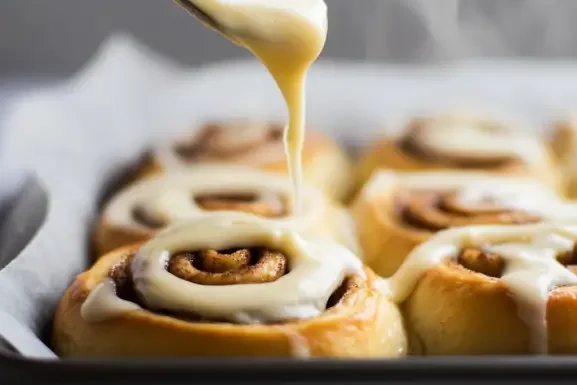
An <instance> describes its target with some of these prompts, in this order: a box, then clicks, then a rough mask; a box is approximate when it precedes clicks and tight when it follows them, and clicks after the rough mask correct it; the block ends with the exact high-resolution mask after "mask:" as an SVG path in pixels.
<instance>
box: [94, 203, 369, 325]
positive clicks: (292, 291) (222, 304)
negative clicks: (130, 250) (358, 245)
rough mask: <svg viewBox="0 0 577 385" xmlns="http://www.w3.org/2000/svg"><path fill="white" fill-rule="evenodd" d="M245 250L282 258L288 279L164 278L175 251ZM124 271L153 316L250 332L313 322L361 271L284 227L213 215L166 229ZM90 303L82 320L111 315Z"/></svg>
mask: <svg viewBox="0 0 577 385" xmlns="http://www.w3.org/2000/svg"><path fill="white" fill-rule="evenodd" d="M252 246H264V247H268V248H271V249H273V250H279V251H281V252H283V253H284V254H285V255H286V257H287V258H288V265H289V268H290V271H289V272H288V273H287V274H286V275H284V276H283V277H281V278H279V279H278V280H276V281H274V282H270V283H261V284H242V285H228V286H204V285H199V284H195V283H191V282H188V281H185V280H182V279H180V278H178V277H176V276H174V275H172V274H171V273H169V272H168V271H166V263H167V261H168V259H169V257H170V256H171V255H172V254H174V253H176V252H179V251H183V250H205V249H216V250H222V249H228V248H232V247H252ZM131 269H132V276H133V281H134V285H135V290H136V291H137V292H138V294H139V296H140V297H141V298H142V299H143V301H144V302H145V303H146V304H147V306H148V307H150V308H151V309H152V310H155V309H160V310H171V311H174V312H176V313H193V314H198V315H200V316H203V317H207V318H217V319H225V320H230V321H233V322H237V323H249V324H255V323H269V322H276V321H284V320H290V319H308V318H312V317H315V316H317V315H319V314H321V313H322V312H323V311H324V310H325V306H326V303H327V301H328V299H329V297H330V296H331V295H332V293H333V292H334V291H335V290H336V289H337V288H338V286H339V285H340V284H341V283H342V281H343V279H344V278H345V277H346V276H347V275H349V274H353V273H354V274H361V275H362V274H363V270H362V269H363V267H362V263H361V262H360V261H359V260H358V259H357V258H356V256H355V255H354V254H352V253H351V252H350V251H348V250H347V249H346V248H344V247H341V246H339V245H337V244H334V243H332V242H323V241H320V240H314V241H313V240H310V239H305V238H303V237H301V236H300V235H298V234H297V233H296V232H294V231H292V230H290V229H287V228H286V227H283V226H279V225H278V224H275V223H273V222H271V221H267V220H264V219H260V218H258V217H256V216H253V215H248V214H241V213H234V214H232V213H221V214H213V215H211V216H210V217H206V218H203V219H199V220H196V221H192V222H187V223H180V224H177V225H174V226H172V227H171V228H169V229H167V230H165V231H163V232H161V233H160V234H159V235H157V236H156V237H155V238H153V239H152V240H150V241H149V242H147V243H146V244H145V245H144V246H143V247H142V248H141V249H140V250H139V251H138V253H137V254H136V255H135V257H134V259H133V262H132V266H131ZM105 294H107V296H108V297H110V296H111V295H113V293H110V292H107V293H105ZM96 296H99V291H94V292H92V293H91V294H90V296H89V298H88V299H87V301H86V302H85V304H84V305H83V308H84V313H85V314H91V315H92V316H93V317H94V318H93V319H106V318H107V317H110V316H112V315H113V314H116V313H112V314H111V312H110V309H109V306H110V304H111V303H113V300H112V299H109V300H108V301H104V300H98V301H97V300H95V299H94V297H96Z"/></svg>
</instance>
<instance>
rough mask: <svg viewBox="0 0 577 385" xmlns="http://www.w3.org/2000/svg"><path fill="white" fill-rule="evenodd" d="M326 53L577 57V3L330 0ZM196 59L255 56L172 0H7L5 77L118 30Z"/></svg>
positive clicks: (2, 21) (400, 58) (56, 68)
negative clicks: (222, 36)
mask: <svg viewBox="0 0 577 385" xmlns="http://www.w3.org/2000/svg"><path fill="white" fill-rule="evenodd" d="M326 2H327V4H328V6H329V40H328V42H327V46H326V50H325V52H324V54H323V56H324V57H325V58H331V59H344V60H372V61H389V62H407V63H423V62H430V61H444V60H455V59H460V58H461V59H462V58H468V57H479V56H481V57H495V56H499V57H506V56H509V57H510V56H524V57H531V58H560V59H561V58H562V59H567V58H570V59H573V58H574V57H577V42H576V39H575V38H574V37H575V36H577V23H575V22H574V19H575V15H576V14H577V0H326ZM115 31H126V32H129V33H131V34H133V35H134V36H136V37H137V38H138V39H140V40H141V41H142V42H144V43H145V44H147V45H149V46H151V47H152V48H154V49H156V50H158V51H160V52H162V53H164V54H167V55H169V56H171V57H173V58H175V59H177V60H179V61H182V62H184V63H185V64H188V65H193V66H194V65H201V64H205V63H208V62H211V61H219V60H226V59H230V58H242V57H248V53H247V52H245V51H244V50H243V49H241V48H238V47H235V46H233V45H231V44H229V43H228V42H226V41H225V40H224V39H222V38H221V37H219V36H217V35H216V34H215V33H213V32H211V31H208V30H206V29H205V28H203V27H201V26H200V25H199V24H198V23H196V22H194V21H193V20H192V19H191V18H190V17H189V16H188V15H187V14H186V13H185V12H184V11H182V10H181V9H180V8H179V7H178V6H177V5H176V4H175V3H174V2H173V1H172V0H98V1H88V0H49V1H46V0H0V77H4V78H6V77H11V76H19V77H20V76H28V75H38V74H39V75H54V74H59V75H60V74H68V73H70V72H72V71H74V70H76V69H78V68H79V67H80V66H81V65H82V64H83V63H84V62H85V61H86V60H87V59H88V58H89V57H90V56H91V55H92V54H93V53H94V51H95V50H96V48H97V47H98V45H99V44H100V43H101V42H102V41H103V40H104V39H105V38H106V37H107V36H108V35H109V34H111V33H112V32H115Z"/></svg>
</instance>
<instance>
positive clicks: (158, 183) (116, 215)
mask: <svg viewBox="0 0 577 385" xmlns="http://www.w3.org/2000/svg"><path fill="white" fill-rule="evenodd" d="M227 193H228V194H235V193H237V194H242V193H251V194H252V193H254V194H256V195H257V196H259V195H260V196H263V197H266V196H267V195H270V194H271V193H272V194H278V195H279V196H284V197H288V196H289V195H290V193H291V183H290V181H289V179H288V178H287V177H286V176H282V175H277V174H271V173H266V172H264V171H259V170H256V169H251V168H248V167H243V166H235V165H213V164H206V165H197V166H194V167H191V168H189V169H187V170H181V171H174V172H171V173H167V174H163V175H159V176H155V177H152V178H147V179H144V180H142V181H140V182H137V183H135V184H133V185H131V186H129V187H128V188H126V189H124V190H123V191H121V192H120V193H119V194H118V195H116V196H115V197H114V198H113V199H112V200H111V201H110V202H109V203H108V205H107V206H106V208H105V210H104V213H103V215H104V218H105V220H106V223H107V224H108V225H110V226H113V227H119V228H127V229H133V228H141V227H142V226H143V225H141V224H140V223H139V222H138V221H137V220H135V218H134V215H133V210H134V208H135V207H143V208H144V209H145V210H146V211H147V212H149V213H151V214H153V215H155V216H156V217H158V218H162V219H163V220H164V221H166V222H167V223H168V224H172V223H176V222H178V221H182V220H192V219H196V218H201V217H204V216H207V215H212V214H213V213H214V212H215V211H212V210H209V211H207V210H204V209H203V208H202V207H200V206H199V205H198V204H197V203H196V201H195V199H194V198H195V196H199V195H205V194H227ZM326 209H327V202H326V199H325V198H324V196H323V195H322V194H321V193H320V192H319V191H318V190H316V189H314V188H313V187H310V186H308V185H305V186H303V211H302V215H301V216H299V217H296V216H294V215H291V214H289V215H287V216H285V217H280V218H278V219H271V221H273V222H276V223H280V224H283V225H285V226H290V227H295V228H296V227H298V229H299V230H301V229H302V230H305V231H306V230H307V229H308V228H309V227H310V226H311V225H312V224H313V223H314V222H315V221H316V220H318V218H320V217H321V216H322V215H324V212H325V210H326Z"/></svg>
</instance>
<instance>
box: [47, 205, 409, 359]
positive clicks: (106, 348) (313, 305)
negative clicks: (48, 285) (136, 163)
mask: <svg viewBox="0 0 577 385" xmlns="http://www.w3.org/2000/svg"><path fill="white" fill-rule="evenodd" d="M380 290H381V288H380V286H379V285H377V278H376V276H375V275H374V273H372V271H371V270H370V269H368V268H364V267H363V265H362V263H361V262H360V261H359V259H358V258H357V257H356V256H355V255H354V254H352V253H351V252H350V251H348V250H347V249H346V248H343V247H342V246H339V245H338V244H336V243H332V242H325V241H322V240H319V239H311V238H305V237H303V236H301V235H299V234H298V233H296V232H294V231H293V230H291V229H288V228H286V227H284V226H280V225H278V224H275V223H273V222H270V221H268V220H266V219H262V218H258V217H256V216H253V215H249V214H241V213H233V214H231V213H221V214H214V215H211V216H209V217H206V218H202V219H199V220H196V221H191V222H187V223H180V224H178V225H174V226H172V227H171V228H168V229H166V230H165V231H163V232H161V233H159V234H158V235H157V236H156V237H154V238H153V239H151V240H149V241H148V242H147V243H144V244H140V245H133V246H127V247H124V248H120V249H117V250H115V251H112V252H111V253H109V254H107V255H106V256H104V257H103V258H101V259H100V260H99V261H98V262H97V263H96V264H95V265H94V266H93V267H92V268H91V269H90V270H88V271H86V272H84V273H82V274H80V275H79V276H78V277H77V278H76V280H75V281H74V283H73V284H72V286H71V287H70V288H69V289H68V290H67V291H66V293H65V294H64V296H63V298H62V300H61V301H60V303H59V305H58V307H57V310H56V313H55V319H54V327H53V328H54V329H53V348H54V349H55V351H56V352H57V353H58V354H59V355H61V356H62V357H81V356H120V357H136V356H140V357H143V356H155V357H159V356H166V357H168V356H272V357H300V358H304V357H397V356H401V355H404V354H405V351H406V337H405V333H404V328H403V323H402V320H401V317H400V312H399V310H398V308H397V307H396V306H395V305H393V304H392V303H391V302H390V301H388V300H387V299H386V297H385V296H383V294H382V293H381V291H380Z"/></svg>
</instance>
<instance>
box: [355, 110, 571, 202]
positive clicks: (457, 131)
mask: <svg viewBox="0 0 577 385" xmlns="http://www.w3.org/2000/svg"><path fill="white" fill-rule="evenodd" d="M378 168H388V169H395V170H404V171H419V170H421V171H422V170H435V169H436V170H439V169H442V170H446V169H462V170H468V171H483V172H490V173H493V174H506V175H520V176H529V177H532V178H536V179H539V180H541V181H543V182H544V183H546V184H548V185H550V186H552V187H553V188H555V189H558V190H560V191H563V189H564V188H565V187H564V184H563V181H562V178H561V175H560V173H559V171H558V170H557V168H556V162H555V159H554V156H553V154H552V153H551V151H550V149H549V147H548V146H547V145H546V143H545V142H544V141H542V140H541V138H539V137H538V136H536V135H532V134H529V133H525V132H521V130H518V129H516V128H515V129H514V128H512V127H505V126H504V125H502V124H500V123H498V122H494V121H492V120H488V119H481V118H477V117H475V116H472V115H471V116H469V115H465V114H447V115H440V116H432V117H424V118H416V119H414V120H412V121H411V122H410V123H409V124H408V126H407V128H406V129H405V130H404V131H403V132H401V134H400V135H398V136H396V137H386V138H383V139H380V140H378V141H377V142H376V143H375V145H374V146H373V147H372V148H370V149H369V150H368V152H367V153H366V154H365V155H364V156H363V157H362V159H361V161H360V163H359V169H358V173H359V177H360V183H361V185H362V184H363V183H365V182H366V181H367V180H368V179H369V178H370V176H371V174H372V173H373V171H374V170H376V169H378Z"/></svg>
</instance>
